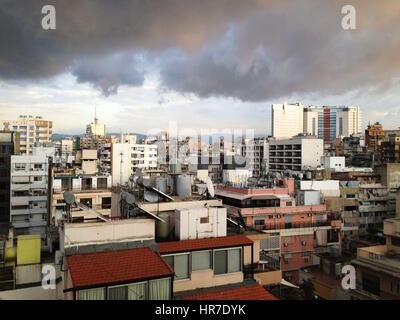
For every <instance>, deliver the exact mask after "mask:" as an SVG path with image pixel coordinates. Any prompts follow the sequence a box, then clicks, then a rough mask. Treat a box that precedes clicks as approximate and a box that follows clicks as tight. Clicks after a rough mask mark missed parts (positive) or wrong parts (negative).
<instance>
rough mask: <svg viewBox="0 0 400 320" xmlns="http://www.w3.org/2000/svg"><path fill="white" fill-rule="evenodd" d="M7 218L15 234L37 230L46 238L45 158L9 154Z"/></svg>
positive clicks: (46, 173) (46, 184)
mask: <svg viewBox="0 0 400 320" xmlns="http://www.w3.org/2000/svg"><path fill="white" fill-rule="evenodd" d="M10 189H11V201H10V202H11V203H10V220H11V221H10V222H11V224H12V226H13V227H14V229H15V235H16V236H18V235H27V234H31V235H33V234H40V235H41V237H42V243H43V241H44V240H45V239H46V225H47V215H48V212H47V200H48V199H47V196H48V159H47V157H46V156H43V155H42V156H11V188H10Z"/></svg>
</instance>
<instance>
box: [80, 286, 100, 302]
mask: <svg viewBox="0 0 400 320" xmlns="http://www.w3.org/2000/svg"><path fill="white" fill-rule="evenodd" d="M104 293H105V288H96V289H87V290H79V291H78V299H79V300H104V297H105V294H104Z"/></svg>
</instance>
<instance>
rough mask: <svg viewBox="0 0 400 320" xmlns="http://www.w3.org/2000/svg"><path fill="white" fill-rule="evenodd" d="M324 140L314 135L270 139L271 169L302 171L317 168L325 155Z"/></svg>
mask: <svg viewBox="0 0 400 320" xmlns="http://www.w3.org/2000/svg"><path fill="white" fill-rule="evenodd" d="M323 152H324V146H323V140H322V139H318V138H316V137H314V136H296V137H293V138H291V139H279V140H270V141H269V161H268V163H269V171H283V170H293V171H302V170H305V169H307V168H317V167H318V166H320V165H321V156H323Z"/></svg>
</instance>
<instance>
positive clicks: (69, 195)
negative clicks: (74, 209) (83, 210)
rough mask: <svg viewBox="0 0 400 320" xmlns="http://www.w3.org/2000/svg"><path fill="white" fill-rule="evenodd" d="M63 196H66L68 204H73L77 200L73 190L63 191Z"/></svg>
mask: <svg viewBox="0 0 400 320" xmlns="http://www.w3.org/2000/svg"><path fill="white" fill-rule="evenodd" d="M63 196H64V201H65V202H66V203H67V204H73V203H74V202H75V196H74V194H73V193H72V192H71V191H65V192H64V193H63Z"/></svg>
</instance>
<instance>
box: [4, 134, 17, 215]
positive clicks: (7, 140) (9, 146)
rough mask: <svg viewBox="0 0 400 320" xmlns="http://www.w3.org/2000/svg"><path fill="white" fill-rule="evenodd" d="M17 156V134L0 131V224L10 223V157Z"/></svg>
mask: <svg viewBox="0 0 400 320" xmlns="http://www.w3.org/2000/svg"><path fill="white" fill-rule="evenodd" d="M18 154H19V133H18V132H8V131H0V223H2V222H6V223H8V222H10V184H11V180H10V172H11V156H12V155H18Z"/></svg>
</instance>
